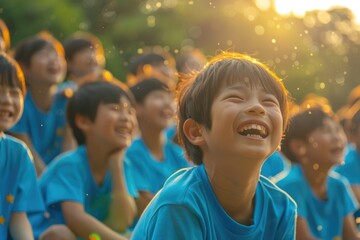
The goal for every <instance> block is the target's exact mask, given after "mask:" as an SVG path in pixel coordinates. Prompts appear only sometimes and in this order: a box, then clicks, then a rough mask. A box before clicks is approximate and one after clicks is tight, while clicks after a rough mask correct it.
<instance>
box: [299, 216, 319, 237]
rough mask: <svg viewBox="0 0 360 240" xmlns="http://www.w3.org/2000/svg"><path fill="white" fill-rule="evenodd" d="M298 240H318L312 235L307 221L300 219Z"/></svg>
mask: <svg viewBox="0 0 360 240" xmlns="http://www.w3.org/2000/svg"><path fill="white" fill-rule="evenodd" d="M296 239H298V240H316V238H314V237H313V236H312V235H311V232H310V229H309V226H308V224H307V222H306V220H305V219H303V218H301V217H298V218H297V220H296Z"/></svg>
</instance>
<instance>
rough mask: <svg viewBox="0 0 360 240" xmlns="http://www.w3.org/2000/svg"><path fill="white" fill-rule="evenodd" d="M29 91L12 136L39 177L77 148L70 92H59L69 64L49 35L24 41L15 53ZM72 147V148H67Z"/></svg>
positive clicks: (42, 34)
mask: <svg viewBox="0 0 360 240" xmlns="http://www.w3.org/2000/svg"><path fill="white" fill-rule="evenodd" d="M15 59H16V60H17V61H18V62H19V64H20V66H21V68H22V70H23V72H24V75H25V81H26V86H27V88H28V91H27V94H26V96H25V103H24V112H23V114H22V116H21V118H20V120H19V122H18V123H17V124H16V125H15V126H14V127H13V128H12V129H10V131H9V132H10V133H11V134H12V135H14V136H15V137H17V138H19V139H21V140H23V141H24V142H25V143H26V144H27V146H28V147H29V149H30V151H31V152H32V154H33V156H34V163H35V167H36V170H37V173H38V175H40V174H41V172H42V171H43V169H44V168H45V166H46V165H47V164H48V163H49V162H50V161H51V160H53V158H55V157H56V156H57V155H59V154H60V153H61V152H63V151H65V150H68V149H71V148H72V147H74V146H71V145H66V144H68V143H69V142H70V141H72V142H74V141H73V138H72V135H71V134H70V131H68V130H67V129H68V128H67V127H66V120H65V118H66V117H65V110H66V104H67V101H68V98H69V95H68V94H65V93H68V92H57V84H58V83H59V82H61V81H62V80H63V79H64V74H65V69H66V67H65V66H66V64H65V59H64V56H63V49H62V46H61V44H60V43H59V42H58V41H57V40H56V39H55V38H53V37H52V36H51V35H50V34H48V33H41V34H38V35H36V36H33V37H30V38H28V39H25V40H24V41H23V42H21V43H20V44H19V45H18V46H17V47H16V50H15ZM65 146H69V147H65Z"/></svg>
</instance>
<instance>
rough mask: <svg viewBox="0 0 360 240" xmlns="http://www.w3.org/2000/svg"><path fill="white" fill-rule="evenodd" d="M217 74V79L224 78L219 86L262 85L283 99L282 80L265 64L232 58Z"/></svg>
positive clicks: (254, 86) (249, 86) (253, 86)
mask: <svg viewBox="0 0 360 240" xmlns="http://www.w3.org/2000/svg"><path fill="white" fill-rule="evenodd" d="M227 65H228V66H227ZM217 75H218V76H216V79H222V80H221V81H219V83H218V85H219V86H217V87H223V86H231V85H234V84H240V85H244V86H246V87H248V88H250V89H253V88H257V87H259V86H260V87H262V88H263V89H264V90H265V91H266V92H267V93H270V94H273V95H275V96H276V97H277V98H278V99H283V95H284V94H283V90H282V89H281V87H280V86H279V82H281V80H280V79H279V78H278V77H276V76H275V75H272V74H270V72H268V71H266V70H265V69H264V66H259V65H256V64H253V63H251V62H246V61H238V60H230V62H229V63H228V64H226V65H224V66H222V67H221V68H219V71H218V73H217ZM220 76H221V78H220Z"/></svg>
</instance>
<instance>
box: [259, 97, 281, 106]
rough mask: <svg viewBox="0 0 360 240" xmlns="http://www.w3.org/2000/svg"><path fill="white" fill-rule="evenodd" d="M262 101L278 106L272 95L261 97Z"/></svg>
mask: <svg viewBox="0 0 360 240" xmlns="http://www.w3.org/2000/svg"><path fill="white" fill-rule="evenodd" d="M263 103H266V104H270V105H276V106H279V101H278V100H277V99H276V98H272V97H270V98H265V99H263Z"/></svg>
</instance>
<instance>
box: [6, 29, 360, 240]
mask: <svg viewBox="0 0 360 240" xmlns="http://www.w3.org/2000/svg"><path fill="white" fill-rule="evenodd" d="M3 32H6V31H4V30H3V29H2V31H1V34H0V39H5V37H4V36H7V35H6V34H4V33H3ZM0 42H2V41H0ZM3 42H4V41H3ZM0 45H1V44H0ZM6 49H8V47H7V48H3V52H2V53H0V175H1V177H0V182H1V186H0V197H1V199H0V204H1V205H0V239H34V238H35V239H40V240H47V239H55V240H56V239H69V240H73V239H74V240H75V239H79V238H81V239H126V238H131V239H295V238H297V239H360V234H359V232H358V230H357V227H356V216H357V215H356V211H357V210H358V209H359V206H358V201H359V200H360V199H359V192H360V191H359V188H360V187H359V186H360V185H359V184H360V177H359V176H360V174H359V172H360V155H359V154H360V153H359V152H360V143H359V142H360V140H359V139H360V130H359V129H360V101H359V102H357V101H355V102H354V103H353V104H352V105H351V106H349V107H348V109H347V111H346V118H344V119H345V120H344V122H345V124H343V125H340V123H339V121H338V119H337V118H336V117H335V114H333V113H332V112H331V111H328V110H326V108H325V107H326V106H325V104H317V105H316V106H315V104H312V103H311V104H310V103H309V102H306V103H303V106H298V107H295V105H294V104H292V103H290V98H289V93H288V92H287V90H286V89H285V87H284V84H283V82H282V80H281V79H279V78H278V77H277V76H276V75H275V74H274V73H273V72H272V71H271V70H270V69H269V68H267V67H266V66H265V65H264V64H263V63H261V62H259V61H258V60H256V59H254V58H252V57H249V56H247V55H242V54H239V53H228V52H224V53H221V54H219V55H217V56H215V57H213V58H212V59H210V60H209V61H208V62H207V63H206V65H205V66H204V64H205V62H204V58H202V57H198V56H199V55H196V54H192V55H191V54H189V56H190V57H189V56H185V54H184V55H183V58H182V59H181V61H180V59H179V61H178V65H180V63H182V66H181V68H180V66H177V67H178V68H177V69H178V71H179V72H180V76H181V79H182V80H181V81H179V82H178V80H177V77H176V75H175V71H176V70H175V69H176V68H175V67H176V64H175V62H174V61H172V59H171V58H168V57H167V56H166V55H162V54H159V53H157V52H156V51H152V52H151V53H149V54H143V55H139V56H136V57H135V58H134V59H133V60H132V61H131V65H130V70H129V76H128V81H127V85H125V84H124V83H121V82H120V81H119V80H117V79H115V78H114V77H113V76H112V74H111V73H109V72H108V71H106V70H105V58H104V55H103V49H102V46H101V43H100V42H99V41H97V40H96V38H93V36H91V35H88V34H74V35H73V36H71V37H70V38H68V39H67V40H65V41H64V42H63V44H61V43H60V42H59V41H58V40H56V39H55V38H54V37H53V36H51V35H50V34H49V33H41V34H38V35H36V36H34V37H31V38H29V39H26V40H24V41H23V42H21V43H20V44H19V45H18V46H17V47H16V48H15V50H14V52H13V53H12V54H7V53H5V52H6ZM196 53H197V54H198V52H196ZM10 55H12V57H11V56H10ZM180 69H182V70H180ZM64 78H66V79H67V81H65V82H63V79H64ZM175 88H176V93H177V96H176V100H177V101H176V102H175V101H174V99H175V98H174V92H175ZM359 96H360V94H359ZM359 99H360V97H359ZM359 99H358V100H359ZM316 102H317V103H319V102H320V101H316ZM175 114H177V122H176V123H175V121H174V119H175V118H174V115H175ZM289 119H290V121H289ZM341 126H344V128H342V127H341ZM344 130H345V131H344ZM15 137H16V138H15ZM345 152H346V155H345V157H344V154H345ZM267 163H269V164H267ZM274 166H276V167H274ZM334 167H335V168H334ZM260 173H262V174H263V175H265V177H264V176H263V175H262V174H260ZM349 182H350V184H349Z"/></svg>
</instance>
